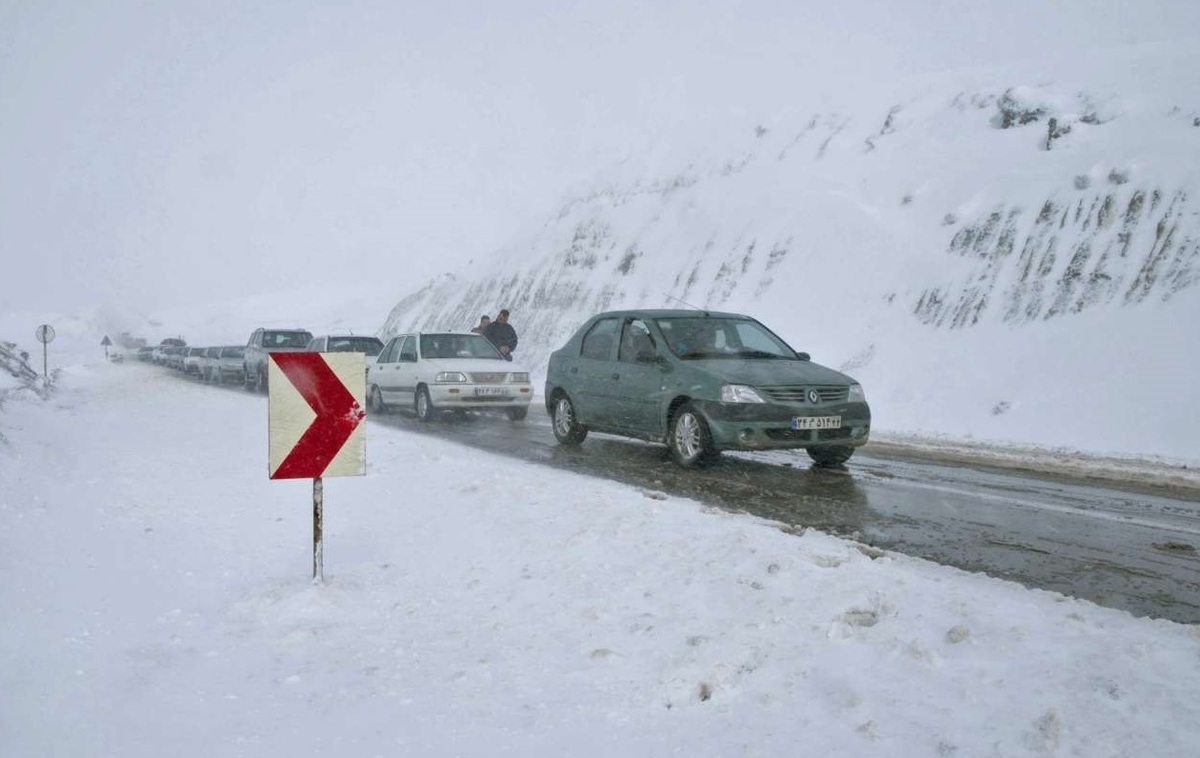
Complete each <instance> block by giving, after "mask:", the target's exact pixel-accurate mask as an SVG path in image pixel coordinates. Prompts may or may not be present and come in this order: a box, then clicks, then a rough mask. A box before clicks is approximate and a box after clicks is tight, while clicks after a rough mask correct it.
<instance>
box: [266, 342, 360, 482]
mask: <svg viewBox="0 0 1200 758" xmlns="http://www.w3.org/2000/svg"><path fill="white" fill-rule="evenodd" d="M270 357H271V360H273V361H275V365H277V366H279V369H280V370H281V371H282V372H283V374H284V376H286V377H287V378H288V381H290V382H291V383H292V385H293V386H294V387H295V388H296V390H297V391H298V392H299V393H300V395H301V397H303V398H304V401H305V402H306V403H308V407H309V408H312V409H313V412H314V413H316V414H317V417H316V418H315V419H313V422H312V424H311V425H310V426H309V427H308V429H307V430H305V432H304V434H303V435H301V437H300V439H299V441H297V442H296V445H295V447H293V448H292V450H291V452H290V453H288V454H287V457H285V458H284V459H283V462H282V463H280V464H279V467H278V468H276V469H275V471H274V473H272V474H271V478H272V479H317V478H319V477H320V476H321V475H322V474H324V473H325V469H326V467H327V466H329V463H330V461H332V460H333V459H334V457H335V456H336V455H337V454H338V451H340V450H341V449H342V445H344V444H345V443H346V440H347V439H349V438H350V435H351V434H352V433H353V432H354V429H355V428H356V427H357V426H358V425H359V423H361V422H362V420H363V418H364V417H366V413H365V412H364V411H363V409H362V406H360V405H359V404H358V401H357V400H355V399H354V396H353V395H351V394H350V391H349V390H347V389H346V385H345V384H343V383H342V380H341V379H339V378H338V376H337V374H335V373H333V370H332V369H330V368H329V364H327V363H326V362H325V359H324V357H322V355H321V354H320V353H271V356H270Z"/></svg>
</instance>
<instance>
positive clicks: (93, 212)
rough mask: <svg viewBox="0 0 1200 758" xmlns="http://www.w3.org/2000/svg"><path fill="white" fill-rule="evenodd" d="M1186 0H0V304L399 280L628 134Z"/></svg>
mask: <svg viewBox="0 0 1200 758" xmlns="http://www.w3.org/2000/svg"><path fill="white" fill-rule="evenodd" d="M1195 5H1196V4H1195V3H1194V2H1191V0H1172V1H1167V0H1160V1H1159V2H1158V3H1144V4H1140V5H1137V6H1136V7H1135V6H1134V5H1133V4H1128V3H1124V2H1117V1H1116V0H1103V1H1102V2H1097V3H1092V4H1090V6H1089V8H1090V9H1091V11H1092V12H1090V13H1089V14H1087V16H1086V17H1080V15H1079V14H1078V13H1075V12H1074V10H1073V9H1074V8H1077V7H1079V6H1077V5H1073V6H1072V7H1070V8H1064V7H1062V6H1061V4H1057V3H1055V4H1049V3H1043V2H1040V0H1039V1H1037V2H1035V1H1034V0H1016V1H1013V2H1006V3H1004V5H1003V8H1004V13H996V12H995V8H994V6H993V4H991V3H981V4H979V5H978V6H977V7H974V8H966V9H964V8H963V7H962V4H960V3H951V2H941V0H917V1H915V2H910V3H903V4H896V3H891V2H886V1H884V0H853V1H851V2H845V3H840V4H837V6H836V7H834V6H833V5H832V4H828V3H823V2H822V3H817V2H747V3H737V4H730V3H725V2H656V3H643V2H625V1H620V2H604V3H587V2H583V3H561V2H549V1H541V0H523V1H517V2H506V3H491V2H443V3H436V4H432V3H397V2H382V1H380V2H370V1H363V0H358V1H354V2H337V3H334V2H260V3H253V4H250V3H242V2H233V1H232V0H216V1H215V2H214V1H209V0H205V1H204V2H193V1H190V0H189V1H182V2H171V3H144V2H130V1H128V0H118V1H116V2H108V3H101V4H97V3H90V2H82V1H81V0H63V1H59V2H53V1H46V2H37V3H28V2H22V1H20V0H0V166H2V167H3V168H2V170H0V255H2V256H3V260H4V265H5V267H6V273H8V272H11V271H13V268H12V267H13V265H14V264H15V265H16V275H15V276H14V278H19V279H20V280H21V281H29V282H33V283H34V285H33V286H28V287H23V288H21V290H20V291H14V290H13V289H11V288H9V289H6V291H4V292H3V293H0V311H10V312H11V311H17V310H27V309H28V310H33V309H57V310H60V311H63V310H75V309H77V308H79V307H81V306H82V307H89V306H102V305H106V304H111V303H112V302H113V301H120V302H122V303H123V304H124V306H125V307H135V308H142V309H153V308H158V307H163V306H165V305H167V304H178V303H181V302H184V303H187V302H195V303H202V302H212V301H214V300H219V299H223V298H224V297H227V296H236V295H246V294H253V293H256V292H262V291H270V290H276V289H285V288H290V287H294V286H298V285H302V284H308V283H312V282H322V281H329V280H340V281H343V282H346V281H353V280H354V279H356V278H358V277H361V276H363V275H364V274H369V275H370V276H371V277H372V279H373V280H376V281H379V280H389V279H390V280H394V281H395V282H396V290H397V296H400V295H403V294H405V293H406V292H408V291H410V290H411V289H413V288H415V287H416V286H417V285H419V284H420V282H421V281H422V280H423V279H424V278H425V277H427V276H429V275H431V274H435V273H439V272H441V271H444V270H447V269H449V268H450V267H452V266H454V265H456V264H458V265H462V264H465V262H466V261H467V260H469V259H472V258H474V259H476V260H479V259H481V258H482V257H484V256H486V255H488V254H489V253H490V252H491V251H493V250H495V249H496V248H498V247H499V246H500V245H501V244H502V243H503V242H504V241H505V240H506V239H507V238H508V236H509V235H510V234H512V233H513V232H515V231H516V229H517V228H518V227H519V226H520V225H521V224H523V223H527V222H530V221H539V220H540V219H541V218H542V217H543V216H544V215H546V214H548V213H549V212H551V211H552V210H553V208H554V203H555V201H556V200H557V199H558V197H559V196H560V195H561V194H562V193H563V192H564V191H565V190H566V189H567V188H568V186H569V185H570V183H571V182H573V181H575V180H578V179H581V178H583V177H585V176H586V175H587V174H589V173H590V172H592V171H593V170H595V169H597V168H601V167H604V166H606V165H609V164H611V163H612V162H613V161H616V160H619V159H620V158H621V157H622V156H623V155H625V154H627V153H628V152H629V151H630V150H635V151H636V150H641V149H644V148H646V147H648V146H652V145H656V144H662V143H663V141H666V140H675V139H683V140H693V141H695V140H699V139H702V138H703V135H704V133H705V130H706V129H709V128H716V126H715V125H717V124H721V123H729V122H741V121H747V122H749V121H753V120H755V119H757V118H761V117H764V116H765V115H768V114H769V113H771V112H772V111H774V110H779V109H787V108H789V107H798V106H801V105H803V104H804V103H805V101H806V100H811V99H812V98H814V97H816V98H820V97H821V96H822V94H824V95H826V96H828V97H836V96H837V93H838V92H839V87H838V82H846V81H855V80H856V81H867V80H878V79H880V78H882V77H885V76H886V77H895V76H901V75H905V74H913V73H919V72H927V71H930V70H937V69H942V68H952V67H959V66H968V65H976V64H981V63H990V62H997V61H1003V60H1007V59H1010V58H1019V57H1027V56H1028V55H1030V52H1031V51H1038V52H1039V54H1040V53H1041V52H1043V51H1054V52H1055V53H1056V54H1072V55H1073V54H1079V52H1080V51H1081V50H1086V49H1087V48H1088V47H1089V46H1094V45H1105V46H1107V45H1122V44H1130V43H1140V42H1148V41H1156V40H1161V39H1166V38H1171V37H1178V36H1180V35H1187V34H1192V35H1194V29H1195V23H1194V22H1196V15H1197V11H1196V10H1195V8H1194V6H1195ZM897 6H900V7H897ZM1068 27H1069V31H1070V33H1069V34H1066V33H1064V32H1066V31H1068ZM1081 27H1082V28H1081ZM1009 42H1011V44H1009ZM1048 54H1049V53H1048Z"/></svg>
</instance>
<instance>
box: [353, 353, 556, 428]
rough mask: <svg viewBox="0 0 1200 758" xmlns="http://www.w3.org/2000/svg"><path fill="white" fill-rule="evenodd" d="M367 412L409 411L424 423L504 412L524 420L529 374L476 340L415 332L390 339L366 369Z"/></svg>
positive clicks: (530, 388)
mask: <svg viewBox="0 0 1200 758" xmlns="http://www.w3.org/2000/svg"><path fill="white" fill-rule="evenodd" d="M367 397H368V400H369V402H370V404H371V410H373V411H375V412H376V413H383V412H385V411H386V410H387V409H388V408H389V407H393V406H398V407H407V408H412V409H413V411H414V412H415V413H416V414H417V418H419V419H420V420H422V421H429V420H430V419H431V418H433V416H434V415H435V414H436V413H437V412H438V411H443V410H473V411H499V410H503V411H504V412H506V413H507V414H508V416H509V418H511V419H512V420H514V421H520V420H521V419H524V418H525V416H526V415H527V414H528V413H529V403H530V401H532V400H533V385H532V384H530V382H529V371H528V370H527V369H525V368H523V367H521V366H520V365H518V364H516V363H512V362H511V361H506V360H505V359H504V356H502V355H500V352H499V351H498V350H496V348H495V347H494V346H493V345H492V343H490V342H488V341H487V339H486V338H485V337H484V336H483V335H480V334H471V333H466V332H414V333H411V334H400V335H397V336H396V337H393V338H392V340H391V341H390V342H388V344H387V345H386V346H385V347H384V348H383V352H381V353H380V354H379V357H378V358H376V360H375V364H374V365H371V366H368V367H367Z"/></svg>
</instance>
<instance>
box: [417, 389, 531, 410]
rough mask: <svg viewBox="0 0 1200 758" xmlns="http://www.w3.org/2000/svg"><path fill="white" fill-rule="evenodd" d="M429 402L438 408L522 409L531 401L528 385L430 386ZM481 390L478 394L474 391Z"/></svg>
mask: <svg viewBox="0 0 1200 758" xmlns="http://www.w3.org/2000/svg"><path fill="white" fill-rule="evenodd" d="M426 386H427V387H428V388H429V400H430V401H431V402H432V403H433V404H434V406H436V407H438V408H464V409H466V408H472V409H486V408H514V407H516V408H522V407H528V406H529V404H530V402H532V401H533V386H532V385H529V384H488V385H484V384H430V385H426ZM477 389H478V390H482V391H483V393H486V394H483V393H478V392H476V390H477ZM495 393H499V394H495Z"/></svg>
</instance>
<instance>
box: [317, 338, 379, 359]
mask: <svg viewBox="0 0 1200 758" xmlns="http://www.w3.org/2000/svg"><path fill="white" fill-rule="evenodd" d="M325 351H326V352H329V353H366V354H367V355H369V356H372V357H374V356H376V355H379V353H380V352H382V351H383V343H382V342H380V341H379V340H378V339H377V338H375V337H330V338H329V343H328V347H326V348H325Z"/></svg>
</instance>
